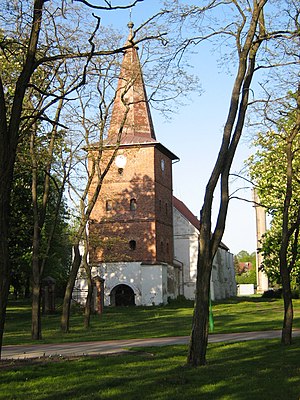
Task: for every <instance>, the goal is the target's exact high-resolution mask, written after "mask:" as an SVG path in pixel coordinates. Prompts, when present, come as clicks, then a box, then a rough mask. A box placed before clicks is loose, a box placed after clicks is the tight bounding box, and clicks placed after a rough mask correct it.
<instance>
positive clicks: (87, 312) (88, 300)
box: [84, 264, 93, 329]
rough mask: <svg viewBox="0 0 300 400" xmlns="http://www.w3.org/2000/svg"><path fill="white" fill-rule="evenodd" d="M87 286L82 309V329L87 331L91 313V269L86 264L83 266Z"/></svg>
mask: <svg viewBox="0 0 300 400" xmlns="http://www.w3.org/2000/svg"><path fill="white" fill-rule="evenodd" d="M85 270H86V277H87V284H88V294H87V297H86V302H85V308H84V327H85V329H88V328H89V327H90V321H91V312H92V302H93V282H92V274H91V268H90V267H89V266H88V264H86V265H85Z"/></svg>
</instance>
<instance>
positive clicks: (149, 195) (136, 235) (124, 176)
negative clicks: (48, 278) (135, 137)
mask: <svg viewBox="0 0 300 400" xmlns="http://www.w3.org/2000/svg"><path fill="white" fill-rule="evenodd" d="M118 154H122V155H124V156H126V158H127V162H126V165H125V167H124V169H123V171H120V170H119V169H118V167H117V166H116V165H115V163H113V164H112V166H111V168H110V170H109V172H108V174H107V176H106V177H105V179H104V181H103V185H102V189H101V192H100V196H99V198H98V200H97V203H96V205H95V207H94V210H93V212H92V214H91V220H90V224H89V234H90V260H91V262H95V263H97V262H101V261H107V262H108V261H110V262H116V261H145V262H156V261H164V262H168V263H172V260H173V227H172V164H171V160H170V159H169V158H168V157H167V156H166V155H164V154H163V153H161V152H160V151H159V150H158V149H157V148H155V145H154V144H151V145H139V146H138V145H136V146H122V147H121V148H120V149H119V152H118ZM111 155H112V150H105V151H104V156H103V157H102V162H101V168H102V169H103V168H104V167H105V165H106V163H107V160H108V158H109V157H111ZM162 160H163V164H162ZM94 187H95V186H94V185H92V188H91V192H90V196H91V194H92V193H93V190H94Z"/></svg>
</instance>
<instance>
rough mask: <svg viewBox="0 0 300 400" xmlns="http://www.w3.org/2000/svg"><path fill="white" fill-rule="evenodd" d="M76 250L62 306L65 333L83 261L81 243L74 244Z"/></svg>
mask: <svg viewBox="0 0 300 400" xmlns="http://www.w3.org/2000/svg"><path fill="white" fill-rule="evenodd" d="M73 250H74V259H73V263H72V268H71V272H70V275H69V279H68V283H67V287H66V291H65V296H64V301H63V308H62V316H61V324H60V327H61V330H62V331H63V332H65V333H67V332H69V329H70V309H71V301H72V292H73V288H74V285H75V281H76V277H77V273H78V270H79V267H80V263H81V255H80V252H79V243H76V244H75V245H74V246H73Z"/></svg>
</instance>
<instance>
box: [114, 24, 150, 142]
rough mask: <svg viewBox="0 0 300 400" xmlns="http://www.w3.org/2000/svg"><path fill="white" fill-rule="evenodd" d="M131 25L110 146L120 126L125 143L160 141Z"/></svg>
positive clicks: (115, 106)
mask: <svg viewBox="0 0 300 400" xmlns="http://www.w3.org/2000/svg"><path fill="white" fill-rule="evenodd" d="M128 27H129V28H130V33H129V37H128V39H127V42H126V44H125V46H130V47H128V48H127V49H126V50H125V52H124V57H123V61H122V65H121V71H120V75H119V81H118V87H117V92H116V98H115V101H114V105H113V110H112V116H111V123H110V127H109V131H108V139H107V143H106V144H108V145H113V144H115V143H116V142H117V138H118V133H119V131H120V129H122V136H121V144H131V143H145V142H156V137H155V132H154V127H153V122H152V118H151V113H150V108H149V103H148V99H147V94H146V88H145V84H144V80H143V74H142V69H141V65H140V60H139V56H138V51H137V50H138V49H137V47H136V46H135V44H134V41H133V34H132V28H133V23H129V24H128ZM124 121H125V122H124Z"/></svg>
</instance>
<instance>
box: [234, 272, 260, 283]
mask: <svg viewBox="0 0 300 400" xmlns="http://www.w3.org/2000/svg"><path fill="white" fill-rule="evenodd" d="M235 279H236V283H237V284H243V283H253V285H256V270H255V269H254V268H252V269H250V270H249V271H247V272H244V273H242V274H241V275H237V276H236V278H235Z"/></svg>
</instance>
